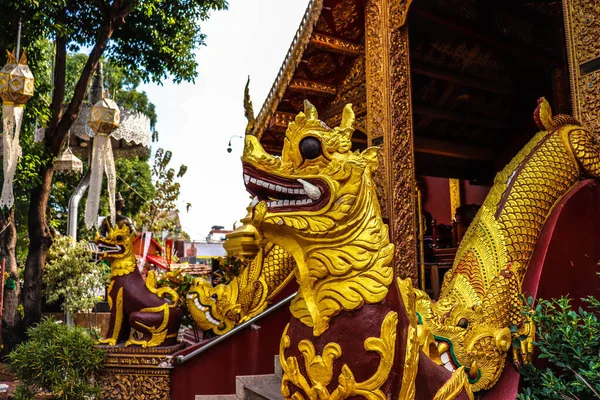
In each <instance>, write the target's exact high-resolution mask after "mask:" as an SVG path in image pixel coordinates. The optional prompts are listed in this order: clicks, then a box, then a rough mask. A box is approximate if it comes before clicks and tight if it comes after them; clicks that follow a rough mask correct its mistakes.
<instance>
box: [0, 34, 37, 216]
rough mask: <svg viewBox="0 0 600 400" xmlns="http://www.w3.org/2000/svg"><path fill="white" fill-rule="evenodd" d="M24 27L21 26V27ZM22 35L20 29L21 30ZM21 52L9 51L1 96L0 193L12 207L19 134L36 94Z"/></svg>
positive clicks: (2, 202) (0, 81)
mask: <svg viewBox="0 0 600 400" xmlns="http://www.w3.org/2000/svg"><path fill="white" fill-rule="evenodd" d="M19 30H20V28H19ZM19 36H20V32H19ZM18 51H19V50H18V49H17V52H15V51H13V52H12V53H10V52H8V51H7V53H8V62H7V64H6V65H5V66H4V68H2V70H1V71H0V97H1V98H2V125H3V129H4V132H3V135H2V146H3V150H2V155H3V163H2V164H3V165H2V166H3V168H4V183H3V185H2V195H1V196H0V207H7V208H10V207H12V206H13V204H14V200H15V199H14V194H13V179H14V176H15V171H16V169H17V163H18V162H19V157H20V156H21V146H20V144H19V134H20V132H21V124H22V123H23V112H24V107H25V103H27V101H28V100H29V99H30V98H31V97H32V96H33V93H34V78H33V74H32V73H31V70H30V69H29V66H28V65H27V55H26V52H25V50H23V54H21V58H20V59H19V61H17V58H18V57H19V54H18Z"/></svg>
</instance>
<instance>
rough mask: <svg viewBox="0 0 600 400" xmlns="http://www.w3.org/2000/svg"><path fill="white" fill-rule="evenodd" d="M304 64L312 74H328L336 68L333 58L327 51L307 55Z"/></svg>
mask: <svg viewBox="0 0 600 400" xmlns="http://www.w3.org/2000/svg"><path fill="white" fill-rule="evenodd" d="M306 66H307V67H308V69H309V71H310V73H311V74H312V75H313V76H323V75H329V74H331V73H333V72H335V70H336V69H337V66H336V65H335V62H334V61H333V58H332V57H331V55H329V54H327V53H319V54H315V55H314V56H312V57H309V59H308V60H307V61H306Z"/></svg>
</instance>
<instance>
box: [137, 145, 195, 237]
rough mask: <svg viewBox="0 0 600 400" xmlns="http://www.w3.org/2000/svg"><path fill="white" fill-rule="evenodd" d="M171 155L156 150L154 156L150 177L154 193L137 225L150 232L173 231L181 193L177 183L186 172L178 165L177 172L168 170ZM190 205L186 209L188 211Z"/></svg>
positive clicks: (184, 167) (168, 152)
mask: <svg viewBox="0 0 600 400" xmlns="http://www.w3.org/2000/svg"><path fill="white" fill-rule="evenodd" d="M172 156H173V153H172V152H171V151H169V150H167V151H165V150H163V149H162V148H159V149H158V150H156V154H155V155H154V165H153V167H152V177H153V178H154V185H155V187H156V192H155V195H154V197H153V198H151V199H150V200H149V201H148V202H147V203H146V204H145V205H144V207H143V208H142V211H141V212H140V214H139V217H138V219H137V223H138V225H139V226H142V227H145V229H147V230H149V231H152V232H162V231H174V230H175V228H176V222H177V221H176V220H175V219H174V214H173V213H175V212H178V211H179V210H178V209H177V200H178V199H179V194H180V192H181V185H180V183H179V182H178V181H177V179H178V178H181V177H183V176H184V175H185V173H186V172H187V166H185V165H180V166H179V170H178V171H177V172H175V169H174V168H169V164H170V162H171V158H172ZM189 207H191V204H188V205H187V207H186V208H188V209H189Z"/></svg>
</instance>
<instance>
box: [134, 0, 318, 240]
mask: <svg viewBox="0 0 600 400" xmlns="http://www.w3.org/2000/svg"><path fill="white" fill-rule="evenodd" d="M307 5H308V0H229V10H227V11H222V12H218V13H213V15H212V17H211V18H210V20H208V21H206V22H205V23H204V24H203V25H202V30H203V32H204V33H205V34H206V35H207V38H206V46H203V47H202V48H200V49H199V50H198V51H197V52H196V58H197V60H198V78H197V79H196V83H195V84H191V83H190V84H187V83H184V84H180V85H176V84H173V83H171V82H165V83H164V85H163V86H157V85H152V84H147V85H143V86H142V87H141V89H142V90H144V91H146V92H147V93H148V96H149V98H150V100H151V101H152V102H153V103H154V104H155V105H156V109H157V113H158V124H157V130H158V132H159V135H160V136H159V142H158V143H155V144H154V145H153V149H152V150H153V152H154V151H155V150H156V149H157V148H158V147H163V148H164V149H165V150H171V151H172V152H173V159H172V161H171V164H172V166H173V167H174V168H175V169H178V168H179V165H180V164H185V165H187V166H188V172H187V174H186V175H185V176H184V177H183V178H182V179H181V187H182V189H181V196H180V202H179V210H180V216H181V223H182V225H183V228H184V230H185V231H186V232H188V233H189V234H190V236H191V237H192V239H195V240H198V239H203V238H204V237H205V236H206V235H207V234H208V232H209V231H210V227H211V226H213V225H223V226H225V227H226V228H228V229H231V227H232V225H233V223H234V222H235V221H236V220H239V219H240V218H242V217H243V216H244V215H245V211H246V210H245V208H246V206H247V205H248V203H249V202H250V200H249V195H248V193H246V191H245V189H244V185H243V181H242V170H241V162H240V156H241V153H242V148H243V141H242V139H239V138H234V139H232V148H233V151H232V152H231V153H227V144H228V142H229V138H230V137H231V136H232V135H243V134H244V129H245V127H246V119H245V117H244V107H243V95H244V86H245V84H246V79H247V77H248V75H250V79H251V87H250V95H251V97H252V102H253V103H254V113H255V115H256V114H258V112H259V111H260V108H261V106H262V104H263V101H264V99H265V97H266V96H267V94H268V92H269V90H270V88H271V85H272V84H273V81H274V80H275V77H276V76H277V72H278V71H279V67H280V66H281V64H282V62H283V59H284V57H285V54H286V52H287V50H288V48H289V46H290V43H291V41H292V39H293V37H294V35H295V33H296V30H297V29H298V26H299V24H300V20H301V19H302V16H303V14H304V11H305V10H306V7H307ZM186 202H190V203H192V208H191V209H190V211H189V212H186V211H185V203H186Z"/></svg>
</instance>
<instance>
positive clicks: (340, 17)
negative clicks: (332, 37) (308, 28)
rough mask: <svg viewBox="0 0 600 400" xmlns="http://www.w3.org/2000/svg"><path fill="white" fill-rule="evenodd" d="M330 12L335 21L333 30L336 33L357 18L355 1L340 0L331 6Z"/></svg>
mask: <svg viewBox="0 0 600 400" xmlns="http://www.w3.org/2000/svg"><path fill="white" fill-rule="evenodd" d="M332 14H333V20H334V22H335V30H336V31H337V33H342V32H343V31H344V29H346V28H347V27H349V26H350V25H352V24H353V23H354V22H355V21H356V19H357V18H358V10H357V9H356V1H355V0H342V1H341V2H340V3H338V4H337V5H336V6H335V7H333V11H332Z"/></svg>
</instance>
